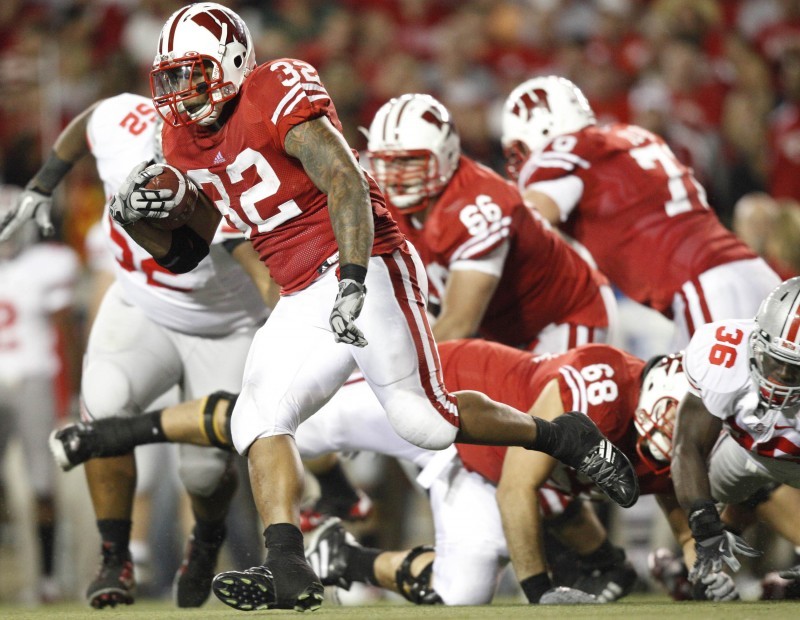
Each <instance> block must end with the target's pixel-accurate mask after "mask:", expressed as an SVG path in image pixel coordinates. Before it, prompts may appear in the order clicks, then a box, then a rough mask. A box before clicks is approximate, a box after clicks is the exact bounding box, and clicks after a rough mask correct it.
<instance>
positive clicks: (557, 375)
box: [53, 341, 800, 604]
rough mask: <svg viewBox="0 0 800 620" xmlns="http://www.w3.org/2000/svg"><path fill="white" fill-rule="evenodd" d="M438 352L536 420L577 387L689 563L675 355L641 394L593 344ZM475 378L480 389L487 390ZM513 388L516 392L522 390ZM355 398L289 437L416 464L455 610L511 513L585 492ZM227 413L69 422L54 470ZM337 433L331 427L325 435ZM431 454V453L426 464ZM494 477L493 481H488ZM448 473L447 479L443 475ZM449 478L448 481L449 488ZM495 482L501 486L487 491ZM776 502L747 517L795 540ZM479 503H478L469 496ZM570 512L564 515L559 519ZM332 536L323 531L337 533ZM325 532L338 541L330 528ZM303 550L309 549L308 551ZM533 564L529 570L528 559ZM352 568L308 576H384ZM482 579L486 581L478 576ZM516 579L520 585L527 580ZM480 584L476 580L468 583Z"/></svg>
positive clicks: (179, 433)
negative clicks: (672, 464) (443, 443)
mask: <svg viewBox="0 0 800 620" xmlns="http://www.w3.org/2000/svg"><path fill="white" fill-rule="evenodd" d="M440 354H441V356H442V358H443V360H444V370H445V377H446V379H448V380H450V381H452V382H454V384H455V385H459V386H461V387H465V386H466V385H474V386H476V387H477V386H480V387H482V388H484V389H488V391H489V392H490V393H491V391H492V389H493V390H498V391H505V393H506V396H507V398H510V399H519V400H520V401H521V400H523V399H527V402H531V401H535V404H534V405H533V406H532V407H531V410H532V411H533V410H537V411H538V412H539V414H540V415H545V414H544V413H543V411H544V408H545V407H547V408H551V409H553V410H554V411H558V410H559V409H560V410H561V411H562V412H563V404H564V403H570V404H573V402H572V400H571V399H572V398H574V397H573V396H572V394H573V391H572V389H571V388H572V386H580V389H577V390H576V391H575V392H574V394H575V398H583V399H584V404H583V407H584V408H585V409H586V411H587V413H588V414H589V416H591V417H594V418H595V420H596V421H597V423H598V424H599V425H600V427H601V428H602V429H603V430H605V431H606V432H607V433H609V435H613V436H615V437H616V436H619V437H621V439H620V445H621V446H623V447H624V448H625V449H626V452H628V454H629V456H630V457H631V460H632V462H633V463H634V465H635V467H636V469H637V473H638V474H639V476H640V481H641V484H642V489H643V490H644V492H651V493H656V494H657V495H658V498H659V503H660V505H661V506H662V509H663V510H664V511H665V514H667V517H668V519H669V521H670V523H671V525H672V526H673V530H674V532H675V535H676V538H677V540H678V541H679V542H681V543H682V546H683V548H684V551H685V553H686V555H687V558H688V560H689V562H690V564H691V563H692V562H693V559H694V548H693V545H692V542H693V541H692V539H691V535H690V533H689V529H688V524H687V520H686V516H685V514H684V513H683V512H682V511H681V510H680V508H679V507H678V505H677V501H676V499H675V497H674V494H673V493H672V489H671V481H670V478H669V458H670V453H671V434H672V425H673V421H674V412H675V407H676V405H677V402H678V401H679V399H680V398H681V397H682V396H683V394H684V393H685V391H686V389H687V386H686V381H685V379H684V375H683V372H682V366H681V358H680V356H671V357H667V358H664V359H662V360H660V361H659V362H658V363H654V364H653V365H652V367H651V368H648V371H647V376H646V379H645V380H644V388H643V389H641V392H640V383H641V381H642V374H643V373H644V372H645V365H644V363H643V362H642V361H641V360H637V359H636V358H634V357H632V356H630V355H627V354H625V353H623V352H621V351H618V350H616V349H614V348H612V347H607V346H602V345H595V346H589V347H581V348H579V349H578V350H576V351H573V352H570V353H567V354H564V355H561V356H552V357H543V358H537V362H538V363H536V364H531V357H530V355H528V354H525V353H523V352H520V351H517V350H514V349H509V348H507V347H503V346H502V345H497V344H491V343H487V342H484V341H457V342H453V343H443V344H441V345H440ZM529 369H530V370H529ZM600 371H602V372H600ZM526 372H530V373H531V374H530V376H528V378H527V380H523V381H520V380H519V377H520V376H525V373H526ZM612 377H613V378H612ZM484 382H485V383H488V384H489V385H485V384H484ZM612 385H613V386H614V387H612ZM512 386H513V387H512ZM521 386H525V388H524V389H522V388H521ZM489 388H491V389H489ZM365 391H366V390H365V389H364V386H363V384H362V382H355V383H352V384H349V385H348V386H347V387H345V388H344V389H343V390H342V391H341V393H340V394H339V395H337V396H336V397H335V398H334V400H332V401H331V403H330V405H328V406H327V408H326V409H324V410H323V415H321V416H319V420H320V421H319V422H312V423H311V426H309V425H303V426H301V427H300V430H299V432H298V435H297V440H298V445H299V446H300V448H301V451H302V452H303V455H304V456H311V455H315V454H319V453H323V452H326V451H329V450H343V449H344V450H353V449H359V450H371V451H379V452H385V453H389V454H391V455H393V456H397V457H399V458H407V459H410V460H412V461H414V462H416V463H417V464H419V465H420V466H423V472H422V473H421V480H422V481H423V482H424V483H425V485H426V486H428V487H429V488H430V496H431V502H432V505H433V507H434V514H435V515H441V516H439V517H438V518H439V519H440V521H437V545H436V548H437V550H438V551H439V555H438V556H437V560H436V563H435V564H434V569H433V570H434V581H435V582H436V583H437V584H438V585H437V587H436V593H437V594H438V595H439V596H441V597H442V599H443V600H444V601H445V602H447V603H453V604H456V603H461V604H465V603H480V602H485V601H487V600H490V599H491V593H492V592H493V589H494V584H495V581H494V579H496V576H497V574H499V568H498V567H502V565H503V564H504V562H505V558H506V557H507V552H506V550H505V540H506V537H508V539H510V540H517V539H522V537H521V536H520V535H517V534H515V532H514V527H513V524H514V523H515V522H519V524H520V526H521V529H522V530H525V531H527V530H529V529H531V524H534V525H535V524H537V523H539V516H538V512H537V513H536V514H535V515H534V516H531V517H529V520H528V521H525V520H524V514H526V513H519V512H517V511H518V510H519V508H518V506H519V505H520V504H523V505H526V504H528V501H533V502H534V503H535V505H537V506H539V507H540V508H541V509H542V512H544V514H545V515H546V516H549V517H552V516H555V515H558V514H559V513H561V512H562V511H563V510H564V508H565V507H566V506H567V505H568V504H569V500H570V498H571V497H574V496H575V495H576V494H579V493H581V492H582V491H584V490H585V489H586V486H585V485H577V486H576V485H573V484H567V483H565V480H569V478H570V476H566V475H565V473H566V472H564V471H560V468H559V467H556V469H555V472H554V471H553V468H552V463H547V462H545V463H542V464H541V466H540V465H537V464H536V463H532V464H525V463H520V464H518V467H515V463H516V461H517V460H518V457H515V456H514V455H513V449H511V450H508V451H507V452H506V454H505V455H504V454H503V452H504V451H503V450H502V449H498V448H492V447H482V448H480V447H478V448H473V447H469V446H464V445H459V446H458V451H459V452H460V453H461V455H460V458H453V459H452V460H448V457H447V456H446V455H444V454H443V453H433V454H431V453H430V451H424V450H419V449H416V448H413V447H410V446H409V445H408V444H407V443H406V442H401V441H397V439H396V436H394V434H393V433H391V431H390V430H389V429H388V428H385V429H384V430H383V431H382V430H381V423H380V421H379V420H380V419H381V418H380V412H375V411H370V401H372V406H373V407H374V408H377V407H378V405H377V403H376V402H374V399H371V398H369V396H368V395H367V396H366V397H365V396H364V392H365ZM520 391H521V393H520ZM551 399H555V400H556V401H557V400H562V401H564V403H561V406H560V407H559V406H558V405H553V404H552V403H550V404H549V405H548V402H549V400H551ZM592 401H594V402H592ZM229 409H230V404H229V402H228V401H227V397H224V398H220V397H219V395H216V396H215V397H212V398H210V399H208V400H207V401H203V402H199V403H198V402H195V403H186V404H183V405H179V406H177V407H174V408H170V409H168V410H166V411H165V412H155V413H152V414H148V417H149V419H150V424H149V426H146V425H144V424H143V425H142V426H141V427H139V428H134V427H133V421H125V423H124V425H117V426H112V425H108V426H106V427H103V428H100V427H98V426H96V425H95V426H94V427H86V426H82V425H73V426H71V427H67V428H65V429H63V430H61V431H58V432H56V433H54V436H53V447H54V452H55V453H57V454H58V455H59V456H58V458H59V462H60V463H61V464H62V466H64V467H71V466H73V465H75V464H77V463H80V462H83V461H84V460H86V459H87V458H90V457H91V456H99V455H103V454H108V453H109V452H113V451H114V450H116V449H129V448H130V446H131V445H133V444H135V443H137V442H142V441H150V440H152V439H153V438H155V439H157V440H161V441H163V440H164V438H168V439H171V440H179V441H193V442H199V443H202V444H208V443H210V442H216V443H217V444H218V445H225V443H226V442H227V441H228V437H227V432H228V431H227V430H226V429H227V423H226V420H227V416H228V412H229ZM343 419H347V420H348V423H347V424H346V425H343V426H345V427H348V428H357V429H358V430H359V433H358V435H357V436H355V437H351V438H348V437H343V436H342V434H341V428H342V426H339V427H337V424H339V423H340V422H342V420H343ZM383 426H384V427H385V426H386V425H385V424H383ZM337 428H339V430H337V431H336V432H334V429H337ZM364 429H369V432H368V433H363V432H362V431H363V430H364ZM637 430H638V431H639V433H640V434H638V433H637ZM393 437H394V439H393ZM637 437H638V438H639V439H638V441H637ZM436 454H438V455H439V456H438V457H435V458H434V455H436ZM462 461H463V463H466V464H467V467H469V468H471V469H474V470H476V471H467V469H466V468H465V467H464V466H463V464H462ZM431 463H433V464H431ZM426 466H427V469H426V468H425V467H426ZM437 472H438V473H437ZM477 472H481V473H482V474H484V475H480V474H479V473H477ZM498 472H500V478H497V475H498ZM548 472H549V473H548ZM448 473H450V474H453V475H454V476H457V477H453V478H452V479H451V478H448V475H447V474H448ZM455 480H458V483H456V482H455ZM529 480H532V481H533V482H529ZM494 482H497V483H498V485H499V486H498V488H497V489H496V488H495V486H494V484H493V483H494ZM514 483H516V484H514ZM451 488H458V489H459V490H460V489H462V488H469V491H464V492H459V493H454V492H448V491H449V490H450V489H451ZM527 488H539V489H540V492H539V493H538V494H535V495H536V497H535V498H534V499H532V500H531V498H530V497H529V496H526V497H528V501H525V502H520V501H519V497H520V495H519V494H520V493H521V492H522V491H523V490H524V489H527ZM496 491H497V497H498V501H499V502H500V504H501V505H503V503H504V499H505V498H508V499H507V500H506V501H507V504H510V506H509V505H506V506H505V512H506V514H509V515H510V518H507V519H506V521H509V520H510V521H511V522H512V527H510V528H508V531H507V532H506V534H505V536H504V535H503V531H502V527H501V522H502V521H501V516H500V513H498V510H497V507H496V505H495V504H496V503H495V501H494V497H495V492H496ZM515 491H516V493H515ZM782 496H783V493H782V492H776V493H775V494H774V495H773V496H770V494H769V493H768V492H767V493H763V494H762V495H761V498H760V499H761V503H758V504H757V506H758V507H757V511H758V512H757V514H758V517H759V518H761V519H763V520H766V521H767V522H768V523H769V524H770V525H771V526H772V527H774V528H775V529H776V531H778V532H779V533H780V534H782V535H784V536H786V537H787V538H788V539H789V540H792V542H795V540H794V539H795V538H797V535H795V534H793V533H792V532H791V528H790V527H789V526H788V524H787V522H786V519H785V518H784V519H783V520H781V518H780V515H781V514H782V513H781V511H780V510H777V509H775V506H776V505H778V506H780V505H784V506H785V504H783V503H781V502H783V499H782ZM477 498H482V499H484V500H485V501H477ZM765 500H766V501H765ZM437 502H439V503H437ZM462 502H463V503H462ZM776 502H777V503H776ZM456 513H457V514H458V515H459V518H458V519H454V518H448V517H447V515H448V514H456ZM569 516H570V515H569V514H567V517H569ZM465 520H466V522H467V524H466V525H464V527H463V528H459V527H458V526H457V524H458V523H460V522H464V521H465ZM564 520H565V521H566V522H568V525H572V526H576V525H577V524H580V520H576V521H573V522H572V523H569V521H570V519H569V518H565V519H564ZM330 529H331V530H332V531H333V530H334V529H335V528H330ZM475 532H481V536H482V537H485V540H482V541H481V544H480V545H478V544H476V543H475ZM600 532H601V533H600V534H599V535H595V536H592V537H583V538H584V540H585V541H586V543H587V544H586V546H585V547H584V548H582V549H580V550H579V553H580V552H581V551H582V552H583V554H584V556H585V558H586V560H587V561H586V565H587V566H590V565H591V560H590V559H589V558H590V556H591V555H592V554H594V553H595V552H597V551H598V550H600V549H601V548H605V549H606V554H605V555H606V559H609V558H611V557H612V556H613V555H614V554H615V553H616V552H611V551H610V550H609V548H608V547H604V545H606V544H607V541H606V539H605V536H604V533H602V530H600ZM331 536H334V537H335V536H339V534H334V533H331ZM522 536H524V534H523V535H522ZM459 537H462V538H459ZM340 538H341V536H340ZM325 539H326V536H323V535H320V534H315V538H314V541H317V540H320V541H324V540H325ZM335 542H336V541H333V542H330V541H328V542H326V543H325V544H331V545H333V544H334V543H335ZM797 542H800V540H798V541H797ZM314 544H316V542H314ZM518 547H519V548H520V549H521V550H520V551H518V554H517V555H518V562H515V568H517V566H518V565H519V566H520V568H518V571H519V572H522V571H524V570H525V569H524V568H522V566H523V562H525V563H528V564H527V565H530V566H534V567H535V566H539V565H541V564H542V562H543V556H542V555H541V553H540V552H538V543H537V542H535V541H534V542H531V543H525V542H522V543H520V545H518ZM339 548H341V545H339ZM310 549H311V547H310ZM474 549H481V553H482V554H483V555H484V557H483V558H480V559H479V560H475V559H474V558H473V559H472V561H465V560H464V557H463V556H459V553H464V552H467V553H469V552H470V551H471V550H474ZM531 550H532V551H531ZM311 551H312V552H313V549H311ZM370 553H371V551H370ZM617 555H618V554H617ZM375 557H376V558H377V556H375ZM390 557H392V556H388V555H387V556H385V558H384V559H383V560H385V561H389V562H391V561H392V560H390V559H389V558H390ZM397 557H399V556H397V555H395V556H394V561H396V558H397ZM450 557H453V558H455V560H454V561H453V562H452V565H453V566H455V567H457V569H454V570H456V573H457V574H461V575H463V573H464V571H465V568H464V567H465V566H470V565H471V566H475V567H483V568H482V570H483V571H484V573H485V574H484V575H483V577H484V578H481V579H478V578H476V579H474V580H471V579H470V580H464V579H460V580H458V582H459V584H461V585H463V586H464V588H466V589H469V594H466V595H465V594H463V593H455V594H453V593H452V592H449V591H448V588H449V587H450V586H452V585H453V584H452V583H451V582H452V580H451V579H448V577H447V575H448V574H449V573H448V571H447V570H444V569H440V566H445V565H447V562H448V558H450ZM513 557H514V555H513V551H512V558H513ZM383 560H382V561H383ZM422 561H424V560H417V562H422ZM537 562H538V563H539V564H536V563H537ZM356 564H357V565H359V566H360V567H361V570H362V572H361V573H360V574H356V575H354V574H353V573H352V572H348V573H347V574H346V576H345V575H343V574H341V572H340V570H341V568H336V567H337V566H339V567H341V566H350V570H351V571H352V565H351V564H350V563H349V562H342V559H341V556H337V558H336V562H335V563H334V564H332V565H331V566H332V568H331V567H329V566H327V565H326V566H320V565H319V563H318V569H319V570H320V572H321V573H322V576H323V577H325V575H329V576H328V577H327V580H328V581H330V582H332V583H337V582H339V580H340V579H344V581H345V582H348V581H353V580H367V581H372V582H379V583H381V584H382V585H386V583H385V582H384V581H383V580H381V578H380V577H379V574H380V573H381V572H382V571H383V570H384V569H382V568H381V566H380V565H376V567H375V569H374V571H375V572H374V574H373V575H369V574H367V573H365V572H363V571H364V570H365V568H364V567H365V566H371V565H369V564H367V565H365V564H364V563H363V562H360V563H356ZM609 564H611V562H609ZM621 565H622V563H621V562H617V563H616V565H615V567H614V568H615V570H616V569H619V568H620V566H621ZM607 567H608V566H607ZM527 570H528V572H529V573H530V574H529V575H528V576H530V577H534V578H535V579H534V582H537V581H538V582H539V583H540V584H542V585H541V587H543V586H544V585H549V584H547V583H546V582H545V581H544V577H542V573H544V572H545V570H544V568H543V569H541V570H540V572H535V571H536V568H533V569H527ZM337 571H339V572H337ZM390 572H391V570H388V572H386V574H388V573H390ZM519 572H518V574H519ZM487 574H488V575H489V577H488V578H485V577H486V575H487ZM616 576H617V578H618V579H622V578H626V577H627V575H626V574H625V572H624V571H617V575H616ZM521 578H522V580H523V581H524V579H525V573H523V576H522V577H521ZM478 583H482V584H484V585H482V586H478V585H477V584H478ZM529 583H533V582H529ZM609 583H611V580H606V581H605V582H603V581H602V580H597V582H596V583H595V584H594V586H591V585H587V586H586V587H587V589H590V590H591V589H592V588H593V587H594V592H593V593H595V594H597V595H598V596H599V597H600V598H601V599H605V600H611V599H613V598H618V597H619V596H621V595H624V594H625V593H627V591H629V589H630V587H631V586H632V582H630V581H629V582H628V583H624V582H623V583H620V582H619V581H618V582H614V583H616V585H617V586H619V590H617V591H616V592H614V590H615V588H611V590H610V591H609V592H606V590H608V585H609ZM457 585H458V584H456V586H457ZM541 587H540V589H541ZM700 589H701V590H702V589H703V588H702V587H701V588H700ZM545 590H546V588H545ZM706 590H710V591H707V592H703V593H702V594H703V595H704V596H708V597H709V598H718V599H719V598H725V597H727V596H734V593H733V591H732V589H731V583H730V581H729V580H728V579H726V576H723V575H719V574H715V575H714V576H713V577H712V578H710V579H709V584H706ZM529 591H532V594H531V595H530V598H531V599H534V600H536V599H537V598H538V596H540V595H541V592H538V591H537V590H531V589H530V588H529ZM542 591H544V590H542ZM487 592H488V594H487ZM469 597H473V598H469Z"/></svg>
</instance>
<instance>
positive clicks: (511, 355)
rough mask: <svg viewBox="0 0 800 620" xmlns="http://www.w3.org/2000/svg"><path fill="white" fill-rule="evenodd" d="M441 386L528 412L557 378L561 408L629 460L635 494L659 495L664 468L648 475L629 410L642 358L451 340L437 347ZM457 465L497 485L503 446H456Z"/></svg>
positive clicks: (604, 348) (666, 482)
mask: <svg viewBox="0 0 800 620" xmlns="http://www.w3.org/2000/svg"><path fill="white" fill-rule="evenodd" d="M439 357H440V359H441V361H442V369H443V371H444V380H445V383H446V384H447V388H448V389H449V390H450V391H451V392H453V391H458V390H477V391H479V392H483V393H484V394H486V395H487V396H488V397H489V398H492V399H494V400H497V401H500V402H503V403H506V404H508V405H510V406H512V407H515V408H516V409H519V410H520V411H528V409H530V407H531V406H532V405H533V403H534V402H535V401H536V398H537V397H538V396H539V393H540V392H541V391H542V389H544V387H545V386H546V385H547V384H548V383H549V382H550V381H551V380H553V379H557V380H558V384H559V388H560V391H561V402H562V403H563V404H564V410H565V411H580V412H582V413H585V414H586V415H588V416H589V417H590V418H591V419H592V420H593V421H594V423H595V424H597V426H598V428H599V429H600V430H601V431H602V433H603V434H604V435H605V436H606V437H607V438H608V439H609V440H610V441H611V442H612V443H614V444H615V445H616V446H617V447H618V448H619V449H620V450H622V451H623V452H624V453H625V455H626V456H627V457H628V458H629V459H630V460H631V463H632V464H633V466H634V469H635V470H636V473H637V475H638V477H639V485H640V488H641V491H642V493H664V492H668V491H669V490H670V489H671V488H672V487H671V480H670V478H669V474H668V473H667V474H661V475H658V476H657V475H655V474H653V472H652V471H651V469H650V468H649V467H647V465H646V464H645V463H644V462H642V460H641V459H640V457H639V455H638V454H637V452H636V437H637V433H636V428H635V427H634V424H633V416H634V411H635V410H636V405H637V403H638V401H639V389H640V385H639V379H640V375H641V373H642V368H643V367H644V362H643V361H642V360H640V359H638V358H637V357H634V356H632V355H630V354H629V353H626V352H624V351H621V350H620V349H616V348H614V347H612V346H609V345H604V344H588V345H583V346H580V347H576V348H575V349H572V350H570V351H568V352H567V353H562V354H560V355H552V354H548V355H540V356H536V357H533V356H531V354H530V353H527V352H525V351H520V350H517V349H512V348H510V347H506V346H503V345H501V344H497V343H492V342H487V341H485V340H454V341H448V342H443V343H441V344H440V345H439ZM456 448H457V449H458V453H459V455H460V457H461V460H462V462H463V463H464V466H465V467H466V468H467V469H468V470H470V471H475V472H478V473H479V474H481V475H482V476H483V477H485V478H486V479H487V480H489V481H490V482H493V483H494V484H497V482H498V481H499V480H500V474H501V472H502V468H503V459H504V458H505V455H506V450H507V448H506V447H503V446H476V445H469V444H456Z"/></svg>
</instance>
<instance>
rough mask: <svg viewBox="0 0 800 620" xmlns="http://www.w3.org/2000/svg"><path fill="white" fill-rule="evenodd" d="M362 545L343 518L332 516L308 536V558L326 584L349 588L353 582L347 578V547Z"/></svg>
mask: <svg viewBox="0 0 800 620" xmlns="http://www.w3.org/2000/svg"><path fill="white" fill-rule="evenodd" d="M348 546H349V547H356V546H360V545H359V544H358V543H357V542H356V539H355V538H354V537H353V535H352V534H350V532H348V531H347V530H346V529H344V526H343V525H342V521H341V519H339V518H337V517H330V518H329V519H328V520H327V521H325V522H324V523H323V524H322V525H320V526H319V527H318V528H317V529H315V530H314V531H313V532H312V533H311V534H309V535H308V537H307V545H306V559H307V560H308V563H309V564H311V568H313V569H314V572H315V573H317V575H319V578H320V581H321V582H322V585H324V586H339V587H340V588H344V589H345V590H349V589H350V586H351V585H352V582H351V581H349V580H347V579H345V576H344V573H345V570H346V569H347V556H348V553H347V547H348Z"/></svg>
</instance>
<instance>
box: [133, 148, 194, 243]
mask: <svg viewBox="0 0 800 620" xmlns="http://www.w3.org/2000/svg"><path fill="white" fill-rule="evenodd" d="M162 166H163V168H164V170H163V172H162V173H161V174H159V175H158V176H156V177H153V178H152V179H150V181H148V182H147V184H146V185H145V187H146V188H147V189H171V190H172V191H173V192H174V193H173V198H174V199H175V201H176V202H177V204H176V205H175V207H174V208H173V209H172V210H171V211H170V212H169V215H168V216H167V217H164V218H160V219H157V218H149V219H148V222H149V223H150V224H152V225H153V226H155V227H156V228H161V229H163V230H174V229H175V228H179V227H181V226H183V225H184V224H185V223H186V222H187V221H188V220H189V218H190V217H192V213H194V209H195V207H196V206H197V198H198V190H197V186H196V185H195V184H194V183H193V182H192V180H191V179H190V178H189V177H187V176H186V175H185V174H183V172H181V171H180V170H178V169H177V168H175V167H174V166H170V165H168V164H162Z"/></svg>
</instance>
